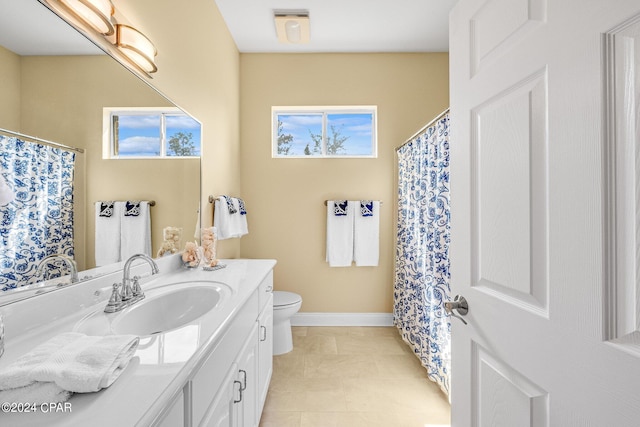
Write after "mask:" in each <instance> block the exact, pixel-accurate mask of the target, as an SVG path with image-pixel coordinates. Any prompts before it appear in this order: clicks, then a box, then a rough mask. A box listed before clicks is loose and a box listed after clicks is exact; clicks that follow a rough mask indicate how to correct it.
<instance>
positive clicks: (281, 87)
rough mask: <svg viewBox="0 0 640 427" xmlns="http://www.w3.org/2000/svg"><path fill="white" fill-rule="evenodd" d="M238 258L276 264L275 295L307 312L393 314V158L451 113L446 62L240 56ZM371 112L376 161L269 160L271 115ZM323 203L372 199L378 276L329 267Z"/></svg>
mask: <svg viewBox="0 0 640 427" xmlns="http://www.w3.org/2000/svg"><path fill="white" fill-rule="evenodd" d="M240 76H241V77H240V87H241V96H240V105H241V109H240V125H241V148H242V150H241V164H242V169H241V176H242V197H244V199H245V201H246V205H247V212H248V218H249V234H248V235H247V236H245V237H243V238H242V239H241V240H242V246H241V255H242V256H243V257H248V258H275V259H277V260H278V264H277V266H276V272H275V288H276V289H280V290H290V291H294V292H297V293H299V294H300V295H302V298H303V305H302V309H301V311H303V312H365V313H366V312H391V311H392V304H393V274H394V271H393V264H394V256H395V248H394V236H395V234H394V233H395V223H394V215H395V209H396V189H395V151H394V148H395V147H396V146H398V145H400V144H402V143H403V142H404V141H405V140H406V139H407V138H408V137H410V136H411V135H412V134H413V133H414V132H415V131H417V130H418V129H419V128H421V127H422V126H423V125H425V124H426V123H427V122H428V121H430V120H431V119H432V118H433V117H434V116H435V115H437V114H438V113H440V112H441V111H443V110H444V109H446V108H447V107H448V105H449V98H448V92H449V80H448V55H447V54H446V53H445V54H443V53H433V54H241V60H240ZM273 105H280V106H285V105H293V106H295V105H377V106H378V158H377V159H272V158H271V106H273ZM327 199H377V200H382V201H383V203H384V204H383V206H382V209H381V213H380V214H381V216H380V221H381V224H380V236H381V237H380V247H381V250H380V264H379V266H378V267H355V266H354V267H349V268H329V267H328V264H327V263H326V262H325V258H324V255H325V253H324V252H325V227H326V207H325V206H324V201H325V200H327Z"/></svg>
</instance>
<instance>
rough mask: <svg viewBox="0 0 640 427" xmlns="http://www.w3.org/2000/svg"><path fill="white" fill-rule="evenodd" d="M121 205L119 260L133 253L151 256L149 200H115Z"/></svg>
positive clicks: (117, 204)
mask: <svg viewBox="0 0 640 427" xmlns="http://www.w3.org/2000/svg"><path fill="white" fill-rule="evenodd" d="M116 206H120V207H121V209H122V210H121V212H122V214H121V215H122V216H121V226H120V260H121V261H123V260H126V259H129V257H131V255H135V254H145V255H148V256H151V215H150V212H149V202H141V201H126V202H116Z"/></svg>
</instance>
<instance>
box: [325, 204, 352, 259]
mask: <svg viewBox="0 0 640 427" xmlns="http://www.w3.org/2000/svg"><path fill="white" fill-rule="evenodd" d="M354 211H355V204H354V203H353V202H347V201H346V200H339V201H333V200H328V201H327V255H326V259H327V262H328V263H329V266H330V267H350V266H351V262H352V261H353V216H354Z"/></svg>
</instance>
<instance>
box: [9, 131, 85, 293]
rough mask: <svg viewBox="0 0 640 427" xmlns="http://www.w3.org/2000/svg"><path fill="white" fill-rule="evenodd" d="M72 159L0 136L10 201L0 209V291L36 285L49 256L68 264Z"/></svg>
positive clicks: (51, 149) (70, 155) (57, 151)
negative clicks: (61, 257) (43, 261)
mask: <svg viewBox="0 0 640 427" xmlns="http://www.w3.org/2000/svg"><path fill="white" fill-rule="evenodd" d="M74 161H75V153H73V152H70V151H66V150H61V149H59V148H54V147H49V146H45V145H41V144H37V143H34V142H27V141H23V140H21V139H18V138H9V137H6V136H0V173H2V176H3V177H4V179H5V180H6V182H7V183H8V185H9V187H11V188H12V190H13V191H14V193H15V199H14V200H13V201H12V202H10V203H9V204H7V205H4V206H0V290H3V291H4V290H7V289H12V288H16V287H20V286H23V285H26V284H30V283H33V282H35V280H36V277H35V272H36V268H37V265H38V262H39V261H40V260H41V259H43V258H44V257H46V256H48V255H53V254H56V253H57V254H65V255H68V256H70V257H72V258H73V256H74V247H73V174H74Z"/></svg>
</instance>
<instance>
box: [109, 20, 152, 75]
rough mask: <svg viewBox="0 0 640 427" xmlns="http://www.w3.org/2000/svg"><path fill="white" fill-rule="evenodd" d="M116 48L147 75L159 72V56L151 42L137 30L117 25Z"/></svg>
mask: <svg viewBox="0 0 640 427" xmlns="http://www.w3.org/2000/svg"><path fill="white" fill-rule="evenodd" d="M115 46H116V47H117V48H118V50H119V51H120V52H122V54H123V55H124V56H125V57H126V58H127V59H128V60H129V61H130V62H131V63H132V64H134V65H135V66H136V67H138V68H140V69H141V70H142V71H144V72H145V73H147V74H150V73H155V72H156V71H158V67H157V66H156V62H155V57H156V55H157V54H158V51H157V50H156V48H155V46H154V45H153V43H151V40H149V39H148V38H147V36H145V35H144V34H142V33H141V32H140V31H138V30H136V29H135V28H133V27H131V26H129V25H124V24H116V41H115Z"/></svg>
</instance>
